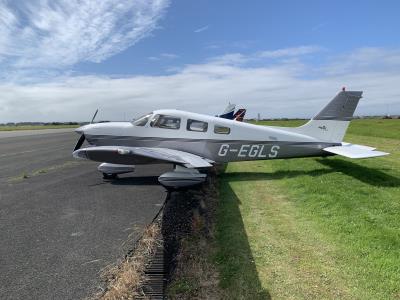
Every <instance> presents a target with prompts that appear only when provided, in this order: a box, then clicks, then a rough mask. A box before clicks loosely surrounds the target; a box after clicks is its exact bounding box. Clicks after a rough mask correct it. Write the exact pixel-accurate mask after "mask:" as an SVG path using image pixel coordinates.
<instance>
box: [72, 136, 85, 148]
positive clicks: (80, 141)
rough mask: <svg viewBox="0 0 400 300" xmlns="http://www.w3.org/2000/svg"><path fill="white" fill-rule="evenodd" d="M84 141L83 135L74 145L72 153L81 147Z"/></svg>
mask: <svg viewBox="0 0 400 300" xmlns="http://www.w3.org/2000/svg"><path fill="white" fill-rule="evenodd" d="M84 141H85V135H84V134H82V135H81V137H80V138H79V140H78V142H77V143H76V145H75V148H74V151H76V150H78V149H79V148H80V147H82V144H83V142H84Z"/></svg>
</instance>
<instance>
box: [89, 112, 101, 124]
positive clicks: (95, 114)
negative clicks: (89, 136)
mask: <svg viewBox="0 0 400 300" xmlns="http://www.w3.org/2000/svg"><path fill="white" fill-rule="evenodd" d="M98 112H99V109H96V112H95V113H94V115H93V118H92V121H90V124H92V123H93V121H94V118H96V116H97V113H98Z"/></svg>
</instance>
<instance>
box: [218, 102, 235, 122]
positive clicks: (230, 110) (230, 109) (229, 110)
mask: <svg viewBox="0 0 400 300" xmlns="http://www.w3.org/2000/svg"><path fill="white" fill-rule="evenodd" d="M235 107H236V104H231V103H230V102H229V104H228V106H227V107H226V108H225V110H224V112H223V113H222V115H219V116H218V117H220V118H224V119H229V120H233V114H234V112H235Z"/></svg>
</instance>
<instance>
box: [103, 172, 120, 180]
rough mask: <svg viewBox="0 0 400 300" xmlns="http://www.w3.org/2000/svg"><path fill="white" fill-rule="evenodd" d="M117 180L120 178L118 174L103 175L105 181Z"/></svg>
mask: <svg viewBox="0 0 400 300" xmlns="http://www.w3.org/2000/svg"><path fill="white" fill-rule="evenodd" d="M116 178H118V175H117V174H114V173H110V174H107V173H103V179H116Z"/></svg>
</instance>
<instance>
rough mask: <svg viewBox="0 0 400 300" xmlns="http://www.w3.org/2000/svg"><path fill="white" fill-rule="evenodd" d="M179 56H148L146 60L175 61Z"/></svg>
mask: <svg viewBox="0 0 400 300" xmlns="http://www.w3.org/2000/svg"><path fill="white" fill-rule="evenodd" d="M178 57H179V55H177V54H173V53H161V54H160V55H159V56H149V57H147V59H148V60H152V61H159V60H162V59H176V58H178Z"/></svg>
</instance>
